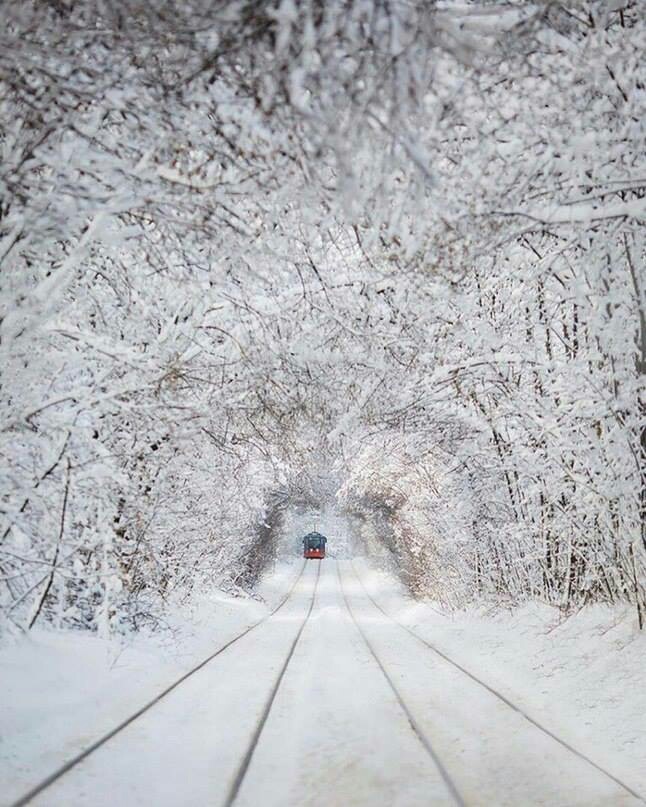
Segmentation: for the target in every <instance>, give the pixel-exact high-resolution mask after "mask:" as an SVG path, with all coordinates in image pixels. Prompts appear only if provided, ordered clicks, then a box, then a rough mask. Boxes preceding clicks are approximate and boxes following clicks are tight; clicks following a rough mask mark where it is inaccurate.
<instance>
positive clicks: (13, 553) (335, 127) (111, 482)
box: [0, 0, 646, 632]
mask: <svg viewBox="0 0 646 807" xmlns="http://www.w3.org/2000/svg"><path fill="white" fill-rule="evenodd" d="M645 46H646V24H645V23H644V19H643V15H642V14H641V11H640V5H639V3H637V2H628V1H627V2H624V3H620V4H617V3H613V4H606V5H603V4H597V3H594V2H586V1H585V0H578V2H576V3H568V4H559V3H554V2H547V1H546V0H539V1H538V2H532V3H525V2H514V3H481V2H473V3H466V4H465V3H453V2H446V3H441V4H434V5H430V6H429V5H424V4H421V5H419V4H409V3H404V2H399V0H395V2H391V3H386V4H383V3H377V2H373V0H352V2H349V3H348V2H345V0H344V2H341V0H334V1H333V2H325V3H323V2H317V0H309V1H308V2H303V3H294V2H287V1H286V0H285V1H283V2H253V3H252V2H248V0H238V2H226V3H225V2H222V3H208V4H206V3H200V2H198V0H193V1H192V2H191V0H182V2H180V3H176V4H174V5H173V7H172V10H171V7H170V6H168V4H167V3H165V2H162V1H161V0H159V2H156V1H153V2H149V3H145V4H144V3H139V2H138V1H137V0H132V1H131V2H127V3H120V4H117V5H114V4H109V3H104V2H102V0H81V2H74V3H72V2H67V0H59V1H57V2H52V3H49V4H42V3H39V2H35V0H33V1H32V2H25V3H19V4H14V5H13V6H12V7H11V8H10V9H7V10H6V24H5V26H4V27H3V30H2V32H0V99H2V100H0V125H1V130H0V144H1V147H2V166H1V169H0V188H1V197H2V202H1V204H0V265H1V268H2V275H1V278H2V280H1V283H2V286H1V314H0V316H1V323H0V353H1V361H2V367H3V378H2V388H1V392H0V406H1V407H2V433H1V434H2V438H1V443H0V450H1V452H2V458H3V462H2V471H1V475H2V494H3V504H2V513H1V518H2V524H1V526H0V575H1V576H0V604H1V607H2V613H3V615H4V618H5V622H6V624H8V625H11V626H15V627H18V628H20V629H24V628H28V627H30V626H31V625H33V624H34V623H35V622H36V621H37V620H38V619H45V618H47V619H49V620H52V621H53V622H54V623H56V624H58V625H61V624H74V625H78V626H82V627H85V628H90V629H99V630H101V631H105V632H107V631H110V630H121V629H128V628H130V627H135V628H136V627H138V626H140V625H142V624H148V623H152V624H154V623H155V622H156V620H157V619H158V618H159V615H160V613H161V610H162V606H163V602H164V599H165V598H166V597H167V596H168V594H169V593H170V592H171V591H184V592H186V594H187V595H188V594H189V593H190V591H191V589H192V588H193V587H195V586H201V585H210V584H212V583H213V582H214V581H215V582H217V583H218V584H220V585H228V586H231V587H233V588H235V587H236V586H239V585H243V586H248V585H249V584H251V583H252V582H253V580H254V579H255V576H256V575H257V574H258V572H259V570H260V569H261V568H262V566H263V564H264V563H265V562H266V561H267V559H268V558H269V557H270V556H271V554H272V552H273V551H274V550H273V548H272V547H273V542H274V541H275V535H276V534H277V533H278V532H279V531H280V526H281V523H282V519H283V516H284V514H285V512H286V511H288V510H289V509H290V508H294V507H298V506H300V505H302V504H303V503H306V504H308V505H311V504H312V502H315V500H316V498H317V495H318V493H317V488H316V481H315V478H316V474H317V473H318V472H319V471H320V470H321V469H324V470H329V469H330V468H331V467H334V468H335V469H336V473H337V474H338V475H339V476H343V477H344V483H343V486H342V490H341V500H342V501H343V502H344V506H345V507H346V508H347V509H349V510H351V511H352V512H354V513H357V514H359V515H360V516H361V518H362V519H364V523H365V525H366V526H365V529H366V535H368V533H370V531H371V530H372V533H371V534H374V533H375V529H377V527H376V525H378V528H379V531H378V534H377V538H378V540H379V542H380V544H381V545H382V546H383V545H384V542H385V543H387V544H388V545H389V546H390V549H391V550H392V552H393V553H394V554H395V556H396V557H398V558H399V559H400V560H401V561H402V565H403V567H404V571H405V573H406V574H407V576H408V579H409V582H410V583H411V585H412V586H413V588H414V589H415V590H416V591H418V592H421V593H430V594H433V596H436V597H438V598H440V599H443V600H444V601H446V602H448V603H451V604H455V605H459V604H461V603H463V602H465V601H466V600H468V599H474V598H478V597H489V598H493V599H495V600H496V601H500V600H501V599H504V600H506V601H518V600H520V599H524V598H528V597H539V598H543V599H545V600H547V601H548V602H551V603H554V604H557V605H559V606H561V607H563V608H564V609H569V608H572V607H574V606H576V605H579V604H581V603H585V602H588V601H591V600H609V601H615V600H628V601H631V602H633V603H635V604H636V605H637V607H638V609H639V611H640V615H643V613H644V607H645V605H646V584H645V577H646V574H645V571H646V569H645V556H646V534H645V533H644V506H645V504H646V483H645V452H646V431H645V430H644V425H643V424H644V398H643V395H644V389H643V382H644V372H645V368H646V319H645V317H646V301H645V298H644V295H645V293H646V292H645V291H644V284H645V283H646V281H645V279H644V273H643V265H644V254H645V244H644V194H645V192H646V184H645V182H646V181H645V179H644V177H645V169H646V166H645V165H644V154H646V143H645V137H644V133H645V129H644V120H645V119H646V116H645V114H644V113H645V111H646V110H645V106H646V103H645V101H646V91H645V89H644V70H643V64H642V54H643V52H644V49H645ZM368 544H369V545H370V546H372V545H373V544H374V540H373V539H370V540H369V541H368ZM373 548H374V547H373Z"/></svg>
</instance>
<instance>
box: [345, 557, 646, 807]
mask: <svg viewBox="0 0 646 807" xmlns="http://www.w3.org/2000/svg"><path fill="white" fill-rule="evenodd" d="M350 566H351V567H352V572H353V574H354V576H355V577H356V578H357V580H358V581H359V584H360V586H361V588H362V589H363V590H364V592H365V594H366V596H367V597H368V599H369V600H370V602H372V604H373V605H374V606H375V608H377V610H378V611H380V612H381V613H382V614H383V615H384V616H385V617H386V618H387V619H390V620H391V622H394V623H395V624H396V625H398V626H399V627H400V628H402V630H405V631H406V633H409V634H410V635H411V636H412V637H413V638H415V639H417V641H418V642H420V643H421V644H423V645H424V646H425V647H427V648H428V649H429V650H431V651H432V652H433V653H436V654H437V655H438V656H439V657H440V658H442V659H443V660H444V661H446V662H447V663H448V664H450V665H451V666H453V667H455V668H456V669H457V670H459V671H460V672H461V673H464V675H466V676H467V677H468V678H470V679H471V680H472V681H474V682H475V683H476V684H479V685H480V686H481V687H483V688H484V689H486V690H487V692H489V693H491V694H492V695H493V696H494V697H496V698H497V699H498V700H500V701H502V703H504V704H505V706H508V707H509V708H510V709H512V710H513V711H514V712H516V713H517V714H519V715H520V716H521V717H523V718H525V720H527V721H528V722H529V723H531V724H532V726H534V727H535V728H537V729H538V730H539V731H542V732H543V734H546V735H547V736H548V737H550V738H551V739H552V740H554V741H555V742H557V743H559V745H561V746H563V748H565V749H567V750H568V751H570V753H572V754H574V755H575V756H577V757H578V758H579V759H581V760H583V761H584V762H586V763H587V764H588V765H590V766H591V767H593V768H594V769H595V770H596V771H598V772H599V773H601V774H602V775H603V776H606V777H607V778H608V779H610V780H612V781H613V782H614V783H615V784H616V785H619V787H620V788H622V789H623V790H625V791H626V792H627V793H629V794H630V795H631V796H633V797H634V798H636V799H637V800H638V801H641V802H642V804H646V798H645V797H644V796H642V795H641V794H640V793H638V792H637V791H636V790H634V788H632V787H630V785H627V784H626V783H625V782H624V781H622V780H621V779H619V778H618V777H617V776H615V775H614V774H613V773H611V772H610V771H608V770H606V768H604V767H603V766H602V765H599V764H598V763H597V762H595V761H594V760H593V759H591V758H590V757H589V756H587V755H586V754H584V753H583V751H579V750H578V748H575V747H574V746H573V745H570V743H568V742H567V740H563V739H562V738H561V737H559V736H558V735H557V734H555V733H554V732H553V731H551V730H550V729H548V728H547V726H544V725H543V724H542V723H540V722H539V721H538V720H536V718H534V717H532V716H531V715H529V714H528V713H527V712H526V711H525V710H524V709H523V708H522V707H520V706H517V705H516V704H515V703H514V702H513V701H511V700H509V698H507V697H505V695H503V694H502V692H499V691H498V690H497V689H496V688H495V687H493V686H491V684H488V683H487V682H486V681H483V680H482V679H481V678H479V677H478V676H477V675H476V674H475V673H472V672H471V671H470V670H467V668H466V667H463V666H462V665H461V664H460V663H459V662H457V661H455V659H452V658H451V657H450V656H449V655H447V654H446V653H444V652H443V651H442V650H440V649H439V648H437V647H436V646H435V645H434V644H432V642H429V641H428V640H427V639H425V638H424V637H423V636H420V635H419V634H418V633H416V632H415V631H414V630H412V628H409V627H408V625H406V624H404V623H403V622H401V621H400V620H399V619H397V618H396V617H394V616H393V615H392V614H389V613H388V612H387V611H386V610H384V608H382V607H381V605H379V603H378V602H377V601H376V600H375V598H374V597H373V596H372V594H370V592H369V591H368V589H367V588H366V587H365V585H364V582H363V580H362V579H361V577H360V576H359V574H358V573H357V570H356V568H355V566H354V561H353V560H352V559H351V560H350Z"/></svg>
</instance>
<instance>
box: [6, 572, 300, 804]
mask: <svg viewBox="0 0 646 807" xmlns="http://www.w3.org/2000/svg"><path fill="white" fill-rule="evenodd" d="M306 567H307V563H306V562H304V563H303V565H302V566H301V569H300V571H299V573H298V575H297V576H296V579H295V580H294V582H293V583H292V585H291V586H290V587H289V589H288V590H287V592H286V594H285V595H284V596H283V597H282V599H281V600H280V601H279V602H278V604H277V605H276V606H275V607H274V608H273V609H272V610H271V611H270V612H269V613H267V614H265V616H263V617H262V618H261V619H259V620H257V621H256V622H254V623H252V624H251V625H249V626H248V627H246V628H245V629H244V630H243V631H241V632H240V633H238V634H236V635H235V636H234V637H233V638H232V639H229V640H228V641H227V642H225V643H224V644H222V645H219V646H218V647H217V648H216V650H214V652H213V653H210V654H209V655H208V656H207V657H206V658H204V659H202V661H200V662H199V663H198V664H196V665H195V666H194V667H192V668H191V669H190V670H188V672H186V673H184V674H183V675H181V676H180V677H179V678H177V679H176V680H175V681H173V682H172V683H171V684H170V685H169V686H167V687H165V688H164V689H163V690H162V691H161V692H159V693H158V694H157V695H156V696H155V697H154V698H152V699H151V700H149V701H147V702H146V703H145V704H143V705H142V706H141V707H140V708H139V709H137V710H136V711H135V712H132V713H131V714H130V715H129V716H128V717H127V718H125V719H124V720H122V721H121V722H119V723H118V724H117V725H116V726H114V728H112V729H110V731H108V732H106V733H105V734H103V735H102V736H101V737H99V738H98V739H97V740H95V741H94V742H92V743H91V744H90V745H88V746H87V747H86V748H84V749H83V750H82V751H80V752H79V753H78V754H76V755H75V756H73V757H72V758H71V759H69V760H67V762H65V763H64V764H63V765H61V766H60V767H58V768H57V769H56V770H54V771H52V773H51V774H49V775H48V776H46V777H45V778H44V779H43V780H41V781H40V782H38V784H36V785H34V786H33V787H32V788H31V789H30V790H28V791H27V792H26V793H24V794H23V795H22V796H21V797H20V798H18V799H17V800H16V801H14V802H12V803H11V804H10V805H9V807H23V805H27V804H29V803H30V802H32V801H33V800H34V799H35V798H36V797H38V796H40V795H41V794H42V793H44V792H45V791H46V790H47V789H48V788H50V787H51V786H52V785H53V784H54V783H55V782H58V781H59V780H60V779H61V778H62V777H63V776H65V775H66V774H67V773H69V772H71V771H72V770H73V769H74V768H76V767H77V766H78V765H79V764H80V763H81V762H83V761H84V760H86V759H87V758H88V757H90V756H91V755H92V754H94V753H95V752H96V751H98V750H99V749H100V748H102V747H103V746H104V745H106V743H108V742H109V741H110V740H112V739H113V738H114V737H116V736H117V735H118V734H120V733H121V732H122V731H123V730H124V729H126V728H127V727H128V726H131V725H132V724H133V723H134V722H135V721H136V720H138V719H139V718H140V717H142V716H143V715H144V714H146V713H147V712H149V711H150V710H151V709H152V708H153V707H154V706H156V705H157V704H159V703H160V702H161V701H162V700H163V699H164V698H166V697H167V696H168V695H169V694H170V693H171V692H173V691H174V690H176V689H177V688H178V687H179V686H181V685H182V684H183V683H184V682H186V681H187V680H188V679H189V678H191V677H192V676H193V675H195V673H197V672H198V671H199V670H201V669H203V668H204V667H205V666H206V665H207V664H209V662H211V661H213V660H214V659H215V658H217V657H218V656H220V655H221V654H222V653H224V652H225V650H228V649H229V648H230V647H232V646H233V645H235V644H236V643H237V642H239V641H240V639H243V638H244V637H245V636H247V635H248V634H249V633H251V632H252V631H253V630H255V629H256V628H258V627H260V626H261V625H263V624H264V623H266V622H267V621H268V620H269V619H270V618H271V617H273V616H274V615H275V614H277V613H278V612H279V611H280V610H281V609H282V608H283V606H284V605H285V604H286V603H287V602H288V601H289V599H290V597H291V596H292V594H293V592H294V589H295V588H296V586H297V585H298V583H299V582H300V580H301V579H302V578H303V574H304V572H305V569H306ZM312 602H313V600H312Z"/></svg>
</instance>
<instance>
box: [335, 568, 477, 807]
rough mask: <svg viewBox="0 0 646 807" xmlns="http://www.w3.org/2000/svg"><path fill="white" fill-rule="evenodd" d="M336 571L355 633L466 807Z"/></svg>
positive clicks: (451, 789)
mask: <svg viewBox="0 0 646 807" xmlns="http://www.w3.org/2000/svg"><path fill="white" fill-rule="evenodd" d="M336 571H337V575H338V577H339V586H340V588H341V595H342V597H343V602H344V604H345V607H346V609H347V611H348V614H349V615H350V618H351V620H352V622H353V623H354V625H355V627H356V629H357V631H358V632H359V634H360V636H361V638H362V639H363V641H364V642H365V645H366V647H367V648H368V650H369V652H370V655H371V656H372V658H373V659H374V661H375V663H376V664H377V666H378V667H379V669H380V671H381V673H382V675H383V677H384V678H385V680H386V681H387V683H388V686H389V687H390V689H391V690H392V692H393V694H394V696H395V698H396V699H397V702H398V703H399V705H400V706H401V708H402V711H403V712H404V714H405V715H406V719H407V720H408V723H409V725H410V727H411V729H412V730H413V733H414V734H415V736H416V737H417V739H418V740H419V741H420V743H421V744H422V746H423V748H424V750H425V751H426V753H427V754H428V755H429V757H430V758H431V760H432V762H433V764H434V765H435V766H436V768H437V770H438V772H439V774H440V776H441V777H442V780H443V781H444V784H445V785H446V789H447V791H448V793H449V794H450V797H451V799H452V800H453V802H454V803H455V804H456V805H458V807H466V805H465V801H464V799H463V798H462V796H461V795H460V792H459V790H458V788H457V785H456V783H455V782H454V781H453V778H452V777H451V775H450V774H449V772H448V770H447V769H446V767H445V766H444V764H443V763H442V760H441V759H440V757H439V755H438V753H437V751H436V750H435V748H434V747H433V744H432V743H431V740H430V739H429V737H428V736H427V735H426V733H425V731H424V729H423V727H422V726H421V724H420V723H419V721H418V720H417V719H416V718H415V715H414V713H413V710H412V708H411V707H410V706H409V704H407V702H406V700H405V699H404V696H403V695H402V692H401V691H400V689H399V688H398V687H397V685H396V684H395V682H394V680H393V678H392V676H391V675H390V674H389V673H388V670H387V669H386V666H385V665H384V662H383V661H382V659H381V658H380V656H379V654H378V653H377V651H376V649H375V646H374V644H373V643H372V642H371V641H370V639H369V637H368V636H367V634H366V632H365V630H364V629H363V628H362V626H361V622H360V620H359V619H357V617H356V616H355V612H354V610H353V608H352V606H351V605H350V601H349V599H348V596H347V594H346V590H345V586H344V585H343V576H342V574H341V569H340V567H339V564H338V563H337V564H336ZM353 571H354V569H353Z"/></svg>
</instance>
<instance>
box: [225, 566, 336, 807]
mask: <svg viewBox="0 0 646 807" xmlns="http://www.w3.org/2000/svg"><path fill="white" fill-rule="evenodd" d="M317 566H318V568H317V571H316V581H315V583H314V591H313V592H312V599H311V601H310V606H309V608H308V609H307V612H306V614H305V617H304V619H303V621H302V622H301V625H300V627H299V629H298V632H297V633H296V636H294V639H293V641H292V643H291V645H290V647H289V651H288V653H287V655H286V657H285V661H284V662H283V664H282V666H281V667H280V670H279V672H278V675H277V676H276V680H275V681H274V684H273V686H272V688H271V690H270V692H269V695H268V697H267V700H266V702H265V706H264V708H263V710H262V714H261V715H260V718H259V719H258V723H257V724H256V727H255V729H254V732H253V734H252V736H251V739H250V741H249V745H248V746H247V750H246V751H245V754H244V756H243V757H242V760H241V761H240V764H239V766H238V769H237V770H236V773H235V776H234V777H233V782H232V783H231V787H230V788H229V791H228V793H227V797H226V800H225V802H224V807H231V805H232V804H233V803H234V802H235V800H236V798H237V796H238V793H239V792H240V787H241V786H242V783H243V781H244V778H245V776H246V774H247V771H248V770H249V765H250V764H251V760H252V758H253V755H254V751H255V750H256V747H257V746H258V742H259V741H260V737H261V735H262V732H263V729H264V727H265V724H266V723H267V718H268V717H269V714H270V712H271V709H272V706H273V705H274V701H275V700H276V695H277V694H278V690H279V689H280V685H281V683H282V681H283V678H284V677H285V673H286V672H287V668H288V667H289V662H290V661H291V660H292V657H293V655H294V651H295V650H296V646H297V645H298V642H299V641H300V638H301V636H302V635H303V631H304V630H305V626H306V625H307V623H308V621H309V618H310V616H311V615H312V611H313V609H314V604H315V602H316V592H317V590H318V584H319V580H320V578H321V563H320V562H319V563H318V564H317Z"/></svg>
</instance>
